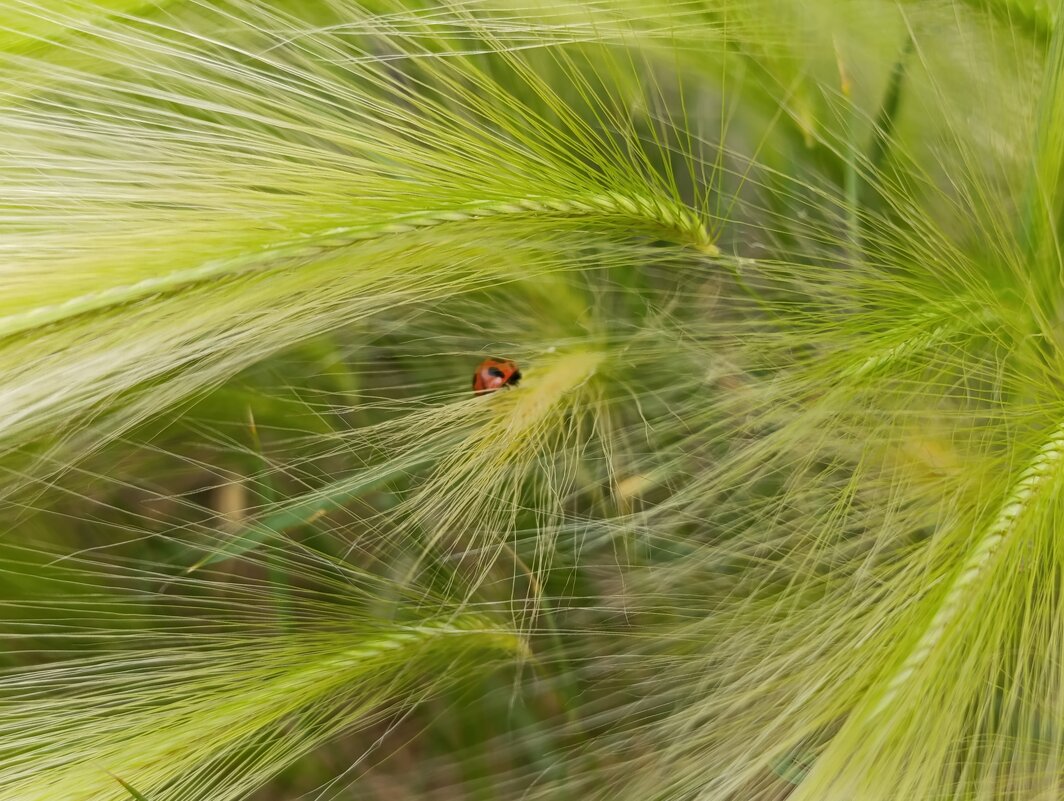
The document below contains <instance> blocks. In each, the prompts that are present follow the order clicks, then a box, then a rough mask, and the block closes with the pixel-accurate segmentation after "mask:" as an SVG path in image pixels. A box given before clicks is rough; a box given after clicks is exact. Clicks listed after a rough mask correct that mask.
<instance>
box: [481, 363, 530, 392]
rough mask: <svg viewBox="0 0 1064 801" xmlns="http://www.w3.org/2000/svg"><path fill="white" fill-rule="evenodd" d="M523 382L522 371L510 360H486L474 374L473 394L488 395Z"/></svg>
mask: <svg viewBox="0 0 1064 801" xmlns="http://www.w3.org/2000/svg"><path fill="white" fill-rule="evenodd" d="M520 380H521V371H520V370H519V369H517V365H516V364H515V363H514V362H512V361H510V360H509V359H485V360H484V361H482V362H481V363H480V366H479V367H477V371H476V372H475V373H473V392H475V393H476V394H477V395H486V394H488V393H489V392H494V391H495V390H497V389H501V388H502V387H512V386H514V385H516V384H517V383H518V382H519V381H520Z"/></svg>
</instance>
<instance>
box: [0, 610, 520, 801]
mask: <svg viewBox="0 0 1064 801" xmlns="http://www.w3.org/2000/svg"><path fill="white" fill-rule="evenodd" d="M524 650H525V646H524V645H523V643H522V641H521V640H520V639H519V638H518V637H517V636H516V635H515V634H514V633H512V632H510V631H507V630H506V629H504V628H500V627H499V626H498V625H497V624H495V623H493V622H492V621H490V620H489V619H487V618H485V617H481V616H476V615H458V616H455V617H452V618H450V619H438V620H426V621H424V622H421V623H418V624H407V625H400V624H391V625H390V626H382V627H379V628H378V630H377V631H365V632H351V633H348V634H344V633H342V632H340V631H334V632H329V633H323V634H321V635H307V634H295V635H291V636H288V637H286V638H284V639H283V640H281V639H277V638H276V637H275V638H273V639H272V640H271V639H266V638H264V639H263V640H255V639H246V640H244V641H241V640H240V639H239V638H236V639H234V640H232V641H231V642H228V643H224V644H222V647H214V648H208V647H204V648H196V647H193V646H191V645H189V646H184V647H179V648H172V649H167V648H165V647H161V648H160V649H159V650H157V651H155V652H153V653H147V652H141V653H139V654H138V653H131V654H125V655H124V654H121V653H116V654H114V655H112V656H111V657H108V658H103V659H101V658H95V659H86V660H82V661H73V662H71V663H69V664H62V663H61V664H59V665H55V666H51V667H47V668H42V669H41V670H40V671H39V672H36V673H30V674H26V673H22V674H20V675H14V676H9V677H6V678H4V679H0V692H2V693H3V694H4V696H5V702H4V707H5V717H4V722H3V724H2V725H0V731H2V737H3V740H4V743H3V753H4V754H5V756H4V758H3V760H2V761H0V798H4V799H11V801H14V800H15V799H19V800H20V801H37V799H40V800H41V801H43V799H51V798H66V799H70V801H80V799H85V801H88V799H93V801H100V800H101V799H115V801H118V800H119V799H124V798H126V794H125V791H124V790H123V788H122V787H121V786H120V785H119V784H117V783H116V782H115V780H114V778H113V777H115V776H117V777H120V778H122V779H123V780H124V781H126V782H128V783H129V784H130V785H132V786H133V787H136V788H137V789H138V790H139V791H140V792H142V793H144V794H145V795H147V796H148V797H150V798H152V799H174V801H177V799H182V801H185V800H186V799H187V800H189V801H191V799H204V801H206V799H228V798H239V797H242V796H243V795H245V794H246V793H247V792H249V791H252V790H254V789H255V788H256V787H257V786H258V785H259V784H261V783H262V782H263V781H265V780H266V779H268V778H269V777H270V776H271V775H272V774H273V773H275V772H277V771H278V770H280V769H281V768H282V767H283V766H284V765H285V764H286V763H287V762H289V761H291V760H293V759H295V758H297V757H298V756H300V755H301V754H303V753H305V752H306V751H308V750H309V749H311V748H313V747H314V746H315V745H316V744H318V743H320V742H322V741H323V740H325V739H327V738H329V737H331V736H335V735H336V734H337V733H340V732H343V731H345V730H351V729H352V728H355V727H358V726H365V725H367V724H368V723H370V722H373V721H375V720H380V719H381V718H382V716H384V715H388V714H393V713H394V711H395V710H396V709H399V708H402V707H403V706H404V704H406V703H407V699H408V698H411V697H417V696H418V695H423V694H427V693H430V692H432V691H433V690H438V689H439V688H441V687H443V686H446V685H447V684H448V683H449V682H452V681H453V680H454V676H453V675H452V674H451V671H454V670H457V669H459V666H462V665H465V667H466V668H468V667H469V666H470V665H471V664H473V663H475V662H478V661H479V662H484V663H485V664H491V663H492V661H493V660H497V659H499V658H503V659H514V658H517V657H519V656H520V655H521V654H522V653H523V652H524ZM471 655H473V660H472V661H470V659H469V657H470V656H471ZM28 686H38V687H45V686H47V687H49V693H50V697H51V698H52V702H51V703H49V704H48V706H42V705H41V704H40V703H39V702H38V701H37V700H35V697H34V694H33V693H32V692H30V693H26V690H25V688H26V687H28ZM20 695H24V697H23V698H20Z"/></svg>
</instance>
